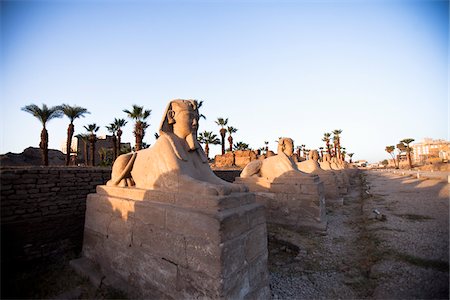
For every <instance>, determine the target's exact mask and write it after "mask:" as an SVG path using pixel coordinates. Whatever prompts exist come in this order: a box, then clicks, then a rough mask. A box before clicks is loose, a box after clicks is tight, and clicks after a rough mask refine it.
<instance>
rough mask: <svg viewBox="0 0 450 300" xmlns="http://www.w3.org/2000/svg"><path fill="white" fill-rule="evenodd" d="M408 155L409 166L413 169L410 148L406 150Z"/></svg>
mask: <svg viewBox="0 0 450 300" xmlns="http://www.w3.org/2000/svg"><path fill="white" fill-rule="evenodd" d="M408 147H409V146H408ZM406 157H407V158H408V164H409V168H410V169H412V161H411V151H410V150H409V149H408V150H407V151H406Z"/></svg>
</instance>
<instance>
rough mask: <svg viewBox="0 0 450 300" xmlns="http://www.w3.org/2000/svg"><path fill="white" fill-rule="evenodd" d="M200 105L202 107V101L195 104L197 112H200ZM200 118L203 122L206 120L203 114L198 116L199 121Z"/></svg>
mask: <svg viewBox="0 0 450 300" xmlns="http://www.w3.org/2000/svg"><path fill="white" fill-rule="evenodd" d="M202 105H203V100H202V101H198V102H197V109H198V110H199V111H200V107H202ZM202 118H203V119H204V120H206V117H205V115H204V114H200V116H199V119H202Z"/></svg>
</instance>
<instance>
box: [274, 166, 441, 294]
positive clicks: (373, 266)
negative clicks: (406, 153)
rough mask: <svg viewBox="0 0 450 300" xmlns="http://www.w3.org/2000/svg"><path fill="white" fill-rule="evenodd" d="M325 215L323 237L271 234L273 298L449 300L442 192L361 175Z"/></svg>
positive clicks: (428, 184) (395, 178)
mask: <svg viewBox="0 0 450 300" xmlns="http://www.w3.org/2000/svg"><path fill="white" fill-rule="evenodd" d="M327 210H328V211H327V213H328V230H327V233H326V234H325V235H322V234H319V233H307V232H305V233H300V234H299V233H294V232H290V231H286V230H283V229H280V228H274V227H270V230H269V231H270V232H271V235H270V241H269V251H270V257H269V263H270V265H269V269H270V273H271V289H272V296H273V298H275V299H292V298H296V299H330V298H333V299H360V298H370V299H372V298H373V299H386V298H389V299H399V298H403V299H405V298H407V299H411V298H416V299H417V298H420V299H430V298H437V299H441V298H443V299H448V296H449V293H448V292H449V270H448V266H449V264H448V255H449V252H448V251H449V241H448V236H449V224H448V222H449V219H448V217H449V185H448V184H446V183H444V182H442V181H438V180H418V179H413V178H411V177H409V176H399V175H398V174H391V173H388V172H378V171H366V172H364V173H363V174H362V176H360V177H359V178H354V179H353V180H352V186H351V189H350V193H349V195H348V196H347V197H345V199H344V205H343V206H334V207H333V206H330V207H329V208H328V209H327ZM374 210H375V211H376V212H377V213H375V212H374Z"/></svg>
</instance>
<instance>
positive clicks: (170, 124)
mask: <svg viewBox="0 0 450 300" xmlns="http://www.w3.org/2000/svg"><path fill="white" fill-rule="evenodd" d="M198 119H199V113H198V103H197V101H196V100H179V99H177V100H172V101H170V103H169V104H168V105H167V108H166V112H165V114H164V116H163V119H162V121H161V125H160V129H159V134H160V135H162V134H165V133H173V134H175V135H176V136H178V137H179V138H180V139H184V140H186V143H187V145H188V148H189V150H190V151H194V150H196V149H198V148H199V147H200V145H199V144H198V141H197V130H198Z"/></svg>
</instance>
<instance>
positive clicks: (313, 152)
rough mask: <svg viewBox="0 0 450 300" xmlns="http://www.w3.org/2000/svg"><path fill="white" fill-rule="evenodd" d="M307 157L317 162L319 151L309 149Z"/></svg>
mask: <svg viewBox="0 0 450 300" xmlns="http://www.w3.org/2000/svg"><path fill="white" fill-rule="evenodd" d="M308 157H309V159H311V160H314V161H316V162H317V161H319V152H317V150H311V151H309V155H308Z"/></svg>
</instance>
